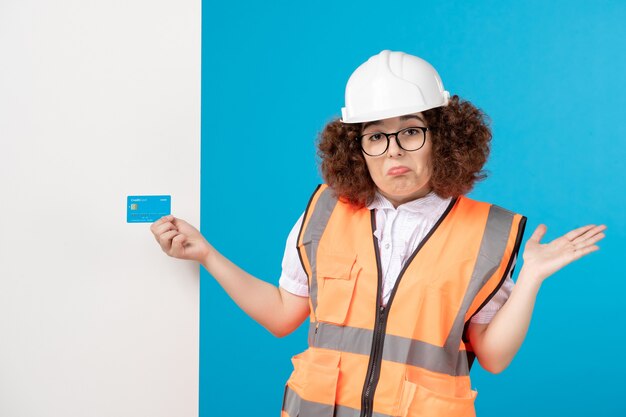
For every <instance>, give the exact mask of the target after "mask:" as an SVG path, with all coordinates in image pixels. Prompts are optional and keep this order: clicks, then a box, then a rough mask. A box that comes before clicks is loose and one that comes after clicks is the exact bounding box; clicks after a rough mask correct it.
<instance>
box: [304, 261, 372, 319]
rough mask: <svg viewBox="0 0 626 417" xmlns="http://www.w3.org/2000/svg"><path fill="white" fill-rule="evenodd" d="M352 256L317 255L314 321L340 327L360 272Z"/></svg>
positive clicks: (346, 314)
mask: <svg viewBox="0 0 626 417" xmlns="http://www.w3.org/2000/svg"><path fill="white" fill-rule="evenodd" d="M361 269H362V268H361V266H360V265H359V264H358V263H357V262H356V255H349V254H336V253H333V254H329V253H322V254H321V255H320V256H318V265H317V276H318V286H319V289H318V299H317V309H316V312H315V315H316V317H317V319H318V320H320V321H324V322H329V323H333V324H339V325H344V324H345V323H346V318H347V316H348V310H349V309H350V304H351V302H352V296H353V294H354V287H355V285H356V280H357V277H358V275H359V272H360V271H361Z"/></svg>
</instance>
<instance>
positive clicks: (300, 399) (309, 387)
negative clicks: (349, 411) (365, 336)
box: [283, 352, 340, 417]
mask: <svg viewBox="0 0 626 417" xmlns="http://www.w3.org/2000/svg"><path fill="white" fill-rule="evenodd" d="M326 356H327V357H325V358H320V359H321V360H322V361H323V362H324V363H323V364H320V363H314V362H312V361H311V359H310V358H311V356H307V357H305V355H303V354H298V355H296V356H294V357H292V358H291V362H292V363H293V367H294V370H293V372H292V374H291V376H290V377H289V380H288V381H287V386H286V387H285V398H287V397H288V396H289V395H290V393H289V392H288V391H289V390H291V391H292V393H291V397H290V401H289V405H288V407H286V405H285V403H286V401H285V400H283V410H285V409H286V408H287V409H289V416H290V417H332V416H333V415H334V411H335V398H336V393H337V380H338V379H339V357H340V356H339V353H338V352H337V355H336V356H335V355H333V357H332V358H331V357H328V355H326Z"/></svg>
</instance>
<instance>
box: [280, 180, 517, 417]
mask: <svg viewBox="0 0 626 417" xmlns="http://www.w3.org/2000/svg"><path fill="white" fill-rule="evenodd" d="M333 194H334V193H333V191H332V189H330V188H329V187H327V186H326V185H321V186H319V187H318V189H316V191H315V192H314V194H313V196H312V197H311V200H310V203H309V207H307V211H306V212H305V216H304V220H303V223H302V228H301V230H300V234H299V236H298V249H299V254H300V258H301V261H302V265H303V267H304V269H305V271H306V272H307V275H308V277H309V287H310V305H311V325H310V330H309V349H307V350H306V351H305V352H303V353H302V354H299V355H296V356H295V357H294V359H293V361H294V372H293V373H292V375H291V377H290V379H289V381H288V382H287V388H288V392H291V394H289V395H290V396H291V397H293V398H296V397H297V398H298V399H299V400H297V401H296V400H294V401H292V405H293V404H294V403H297V404H299V405H298V406H297V407H296V408H298V407H304V408H311V407H313V408H315V406H314V405H312V404H318V405H326V406H330V409H331V414H323V413H322V414H308V413H307V412H306V410H305V412H304V414H303V410H302V409H301V410H300V416H305V415H332V410H333V407H332V406H333V405H334V406H335V411H334V413H335V415H338V414H337V412H339V411H340V410H350V411H347V414H346V415H351V416H352V415H355V414H354V410H357V413H358V412H361V413H362V414H361V415H367V416H369V415H378V414H380V415H381V416H386V415H402V416H405V415H406V416H411V415H418V414H419V412H418V410H419V409H420V407H423V406H424V405H423V404H426V403H427V404H431V405H430V409H431V410H432V413H433V415H439V414H444V413H445V415H447V416H450V417H454V416H457V415H458V416H468V415H474V407H473V402H474V398H475V396H476V391H475V390H472V389H471V388H470V380H469V371H470V369H471V364H472V362H473V359H474V355H473V352H472V350H471V346H470V344H469V342H468V341H467V340H465V339H464V335H465V330H466V329H467V325H468V324H469V320H470V319H471V317H472V316H473V315H475V314H476V313H477V312H478V311H479V310H480V309H481V308H482V306H484V305H485V304H486V303H487V302H488V301H489V300H490V299H491V298H492V297H493V295H495V293H496V292H497V290H498V289H499V288H500V286H501V285H502V283H503V282H504V279H505V278H506V275H507V272H508V269H509V268H510V265H511V262H512V260H513V258H514V257H515V256H516V254H517V252H518V250H519V245H520V243H521V238H522V235H523V230H524V226H525V221H526V218H525V217H524V216H521V215H519V214H515V213H513V212H510V211H508V210H505V209H503V208H501V207H498V206H495V205H491V204H488V203H483V202H478V201H474V200H471V199H469V198H467V197H465V196H460V197H458V198H456V199H453V200H452V202H451V204H450V206H449V207H448V208H447V210H446V211H445V213H444V214H443V215H442V216H441V217H440V219H439V220H438V221H437V223H436V224H435V226H433V228H432V230H431V231H429V233H428V234H427V235H426V237H424V239H423V240H422V242H420V244H419V245H418V247H417V249H416V250H415V251H414V252H413V254H412V255H411V256H410V257H409V259H408V260H407V261H406V263H405V265H404V267H403V269H402V271H401V272H400V275H399V277H398V279H397V281H396V284H395V285H394V288H393V290H392V293H391V296H390V297H389V301H388V303H387V306H386V307H381V306H380V299H381V288H380V286H381V282H382V273H381V271H380V265H379V255H378V244H377V240H376V238H375V237H374V236H373V230H374V228H375V216H374V212H373V211H372V212H370V211H369V210H367V209H366V208H363V209H354V208H352V207H351V206H349V205H347V204H346V203H343V202H339V201H337V199H336V198H335V197H334V195H333ZM394 300H395V301H394ZM311 381H315V382H311ZM320 381H322V382H320ZM324 381H325V382H324ZM287 397H288V395H287V394H286V400H287ZM431 397H432V398H431ZM433 404H438V405H433ZM322 408H323V407H322ZM327 408H328V407H326V408H323V410H326V411H327ZM283 409H285V405H284V406H283ZM323 410H319V411H320V412H323ZM288 413H289V415H297V414H292V413H293V409H292V410H291V411H288Z"/></svg>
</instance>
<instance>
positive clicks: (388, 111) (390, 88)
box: [341, 49, 450, 123]
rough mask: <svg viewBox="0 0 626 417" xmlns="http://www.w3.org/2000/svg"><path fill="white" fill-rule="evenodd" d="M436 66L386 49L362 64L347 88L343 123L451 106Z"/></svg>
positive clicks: (342, 113) (448, 94)
mask: <svg viewBox="0 0 626 417" xmlns="http://www.w3.org/2000/svg"><path fill="white" fill-rule="evenodd" d="M449 98H450V93H449V92H447V91H445V90H444V88H443V83H442V82H441V78H439V74H437V71H436V70H435V68H433V66H432V65H430V64H429V63H428V62H426V61H424V60H423V59H422V58H418V57H416V56H413V55H409V54H405V53H404V52H396V51H390V50H387V49H385V50H384V51H381V52H380V53H379V54H378V55H374V56H373V57H371V58H369V59H368V60H367V61H365V62H364V63H363V64H361V65H360V66H359V67H358V68H357V69H356V70H355V71H354V72H353V73H352V75H351V76H350V79H348V83H347V84H346V106H345V107H343V108H342V109H341V115H342V118H341V121H342V122H343V123H360V122H370V121H373V120H380V119H387V118H390V117H396V116H402V115H404V114H410V113H417V112H421V111H424V110H428V109H432V108H434V107H440V106H447V105H448V99H449Z"/></svg>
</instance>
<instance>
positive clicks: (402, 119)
mask: <svg viewBox="0 0 626 417" xmlns="http://www.w3.org/2000/svg"><path fill="white" fill-rule="evenodd" d="M410 119H419V120H421V121H422V123H424V124H426V122H425V121H424V119H422V118H421V117H419V116H418V115H416V114H407V115H404V116H400V121H402V122H403V121H405V120H410ZM380 124H382V121H381V120H376V121H374V122H367V123H365V124H364V125H363V130H365V129H367V128H368V127H369V126H376V125H380Z"/></svg>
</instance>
